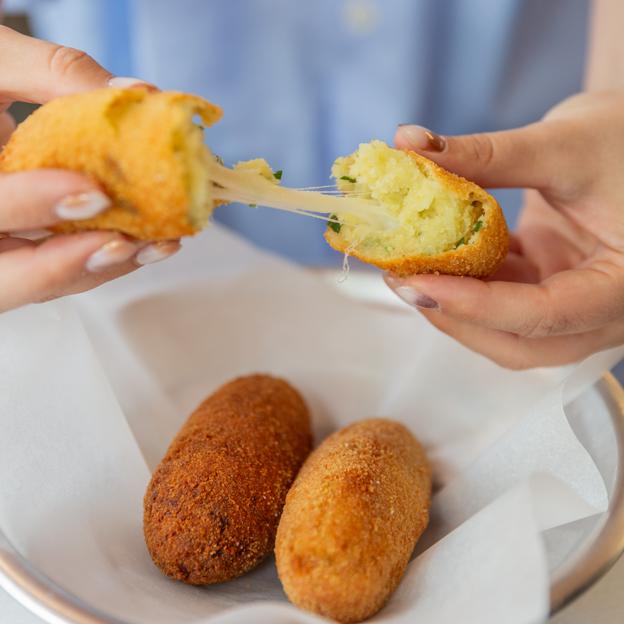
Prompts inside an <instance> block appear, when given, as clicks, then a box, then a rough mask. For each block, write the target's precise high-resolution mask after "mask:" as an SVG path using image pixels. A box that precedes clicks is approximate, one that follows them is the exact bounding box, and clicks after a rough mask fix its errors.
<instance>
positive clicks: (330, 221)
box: [327, 214, 342, 234]
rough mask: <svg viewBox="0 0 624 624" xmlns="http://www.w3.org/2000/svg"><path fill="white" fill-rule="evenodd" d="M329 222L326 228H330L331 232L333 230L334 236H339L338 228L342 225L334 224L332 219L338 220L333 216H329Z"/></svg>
mask: <svg viewBox="0 0 624 624" xmlns="http://www.w3.org/2000/svg"><path fill="white" fill-rule="evenodd" d="M329 218H330V220H329V221H328V222H327V227H330V228H331V229H332V230H334V232H336V234H340V228H341V227H342V225H341V224H340V223H336V221H333V220H332V219H336V220H337V219H338V217H337V216H336V215H335V214H332V215H329Z"/></svg>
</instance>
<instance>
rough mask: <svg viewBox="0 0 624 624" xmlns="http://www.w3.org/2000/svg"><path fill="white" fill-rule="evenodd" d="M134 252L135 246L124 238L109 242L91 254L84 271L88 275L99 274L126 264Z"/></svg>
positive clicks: (135, 250)
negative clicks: (88, 273) (87, 272)
mask: <svg viewBox="0 0 624 624" xmlns="http://www.w3.org/2000/svg"><path fill="white" fill-rule="evenodd" d="M136 252H137V247H136V245H135V244H134V243H131V242H130V241H129V240H126V239H125V238H118V239H115V240H112V241H109V242H108V243H106V244H105V245H102V247H100V249H98V250H97V251H96V252H95V253H93V254H91V256H90V257H89V259H88V260H87V264H86V269H87V271H89V272H90V273H100V272H101V271H105V270H106V269H109V268H111V267H113V266H115V265H117V264H123V263H124V262H127V261H128V260H130V258H132V256H134V254H136Z"/></svg>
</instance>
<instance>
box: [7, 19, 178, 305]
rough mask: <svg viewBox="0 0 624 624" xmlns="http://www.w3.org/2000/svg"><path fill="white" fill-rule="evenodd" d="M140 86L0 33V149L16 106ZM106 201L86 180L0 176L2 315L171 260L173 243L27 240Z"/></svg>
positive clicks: (61, 174) (59, 175)
mask: <svg viewBox="0 0 624 624" xmlns="http://www.w3.org/2000/svg"><path fill="white" fill-rule="evenodd" d="M139 82H140V81H137V80H135V79H130V78H113V77H112V76H111V74H110V73H109V72H107V71H106V70H105V69H103V68H102V67H100V66H99V65H98V64H97V63H96V62H95V61H94V60H93V59H92V58H90V57H89V56H87V55H86V54H85V53H84V52H80V51H79V50H74V49H71V48H64V47H62V46H58V45H54V44H52V43H48V42H45V41H39V40H37V39H32V38H30V37H26V36H24V35H20V34H19V33H16V32H14V31H12V30H11V29H9V28H6V27H4V26H0V146H1V145H4V143H5V142H6V140H7V139H8V137H9V135H10V134H11V132H12V131H13V129H14V123H13V120H12V119H11V117H10V116H9V114H8V113H7V112H6V110H7V108H8V107H9V106H10V104H11V103H12V102H13V101H26V102H37V103H44V102H47V101H48V100H51V99H52V98H54V97H57V96H60V95H66V94H68V93H73V92H78V91H86V90H89V89H97V88H101V87H106V86H131V85H133V84H138V83H139ZM109 205H110V200H109V199H108V197H106V195H105V194H104V193H103V192H102V190H101V189H99V188H98V187H97V185H96V184H95V183H94V182H93V181H92V180H90V179H89V178H87V177H85V176H82V175H80V174H78V173H74V172H71V171H63V170H38V171H29V172H23V173H15V174H4V175H0V312H2V311H5V310H9V309H11V308H15V307H18V306H21V305H24V304H26V303H32V302H38V301H45V300H48V299H52V298H54V297H58V296H61V295H64V294H69V293H76V292H81V291H83V290H87V289H89V288H94V287H95V286H98V285H99V284H102V283H103V282H105V281H108V280H110V279H113V278H115V277H119V276H120V275H124V274H126V273H129V272H130V271H132V270H134V269H136V268H137V267H138V266H140V265H142V264H147V263H148V262H155V261H156V260H161V259H163V258H165V257H168V256H169V255H171V254H172V253H175V251H177V249H178V248H179V243H178V242H177V241H167V242H163V243H154V244H151V245H145V244H144V243H143V244H138V243H137V242H136V241H131V240H129V239H127V238H125V237H123V236H121V235H119V234H116V233H113V232H87V233H81V234H72V235H64V236H52V237H45V239H44V240H43V241H41V240H40V241H39V242H35V241H33V240H28V238H33V237H32V236H25V235H24V234H22V232H23V231H24V230H29V231H32V230H40V229H41V228H46V227H48V226H50V225H53V224H54V223H57V222H59V221H62V220H63V219H69V220H75V219H87V218H89V217H93V216H95V215H96V214H98V213H99V212H101V211H103V210H105V209H106V208H107V207H108V206H109Z"/></svg>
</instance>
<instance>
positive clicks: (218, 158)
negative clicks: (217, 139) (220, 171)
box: [213, 154, 223, 165]
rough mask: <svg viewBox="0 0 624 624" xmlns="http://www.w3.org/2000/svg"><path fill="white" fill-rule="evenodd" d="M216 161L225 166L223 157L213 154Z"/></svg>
mask: <svg viewBox="0 0 624 624" xmlns="http://www.w3.org/2000/svg"><path fill="white" fill-rule="evenodd" d="M213 156H214V159H215V160H216V161H217V162H218V163H219V164H220V165H222V164H223V158H221V156H219V155H218V154H213Z"/></svg>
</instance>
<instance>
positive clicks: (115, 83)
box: [108, 76, 158, 91]
mask: <svg viewBox="0 0 624 624" xmlns="http://www.w3.org/2000/svg"><path fill="white" fill-rule="evenodd" d="M108 86H109V87H112V88H113V89H134V88H139V89H147V90H148V91H158V88H157V87H156V86H155V85H153V84H152V83H151V82H145V80H141V79H140V78H133V77H131V76H114V77H113V78H111V79H110V80H109V81H108Z"/></svg>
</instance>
